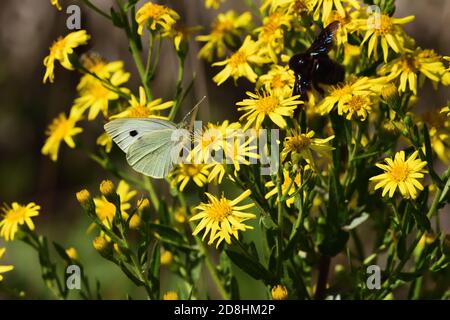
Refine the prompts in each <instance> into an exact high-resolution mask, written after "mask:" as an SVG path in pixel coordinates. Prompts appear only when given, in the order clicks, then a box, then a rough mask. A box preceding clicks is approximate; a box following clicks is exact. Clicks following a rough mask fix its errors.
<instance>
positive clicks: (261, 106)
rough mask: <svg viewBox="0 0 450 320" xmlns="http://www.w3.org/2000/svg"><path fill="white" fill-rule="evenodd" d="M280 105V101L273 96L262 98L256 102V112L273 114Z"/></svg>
mask: <svg viewBox="0 0 450 320" xmlns="http://www.w3.org/2000/svg"><path fill="white" fill-rule="evenodd" d="M278 105H279V101H278V99H277V98H275V97H272V96H267V97H261V98H260V99H259V100H258V101H257V102H256V110H258V111H259V112H263V113H266V114H268V113H271V112H272V111H274V110H275V109H276V108H277V107H278Z"/></svg>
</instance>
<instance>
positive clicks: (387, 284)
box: [378, 169, 450, 299]
mask: <svg viewBox="0 0 450 320" xmlns="http://www.w3.org/2000/svg"><path fill="white" fill-rule="evenodd" d="M449 170H450V169H449ZM446 174H447V173H446ZM441 194H442V189H437V191H436V194H435V196H434V199H433V202H432V204H431V207H430V209H429V210H428V213H427V217H428V219H430V218H431V217H432V216H433V215H434V214H435V213H436V211H437V208H438V206H439V199H440V197H441ZM424 234H425V231H420V232H419V233H418V235H417V237H416V238H415V239H414V241H413V243H412V244H411V246H410V247H409V249H408V251H407V252H406V254H405V257H404V258H403V259H402V260H401V261H400V262H399V264H398V265H397V267H396V268H395V270H394V272H393V273H392V275H391V276H390V277H389V278H388V279H386V281H385V282H384V283H383V286H382V290H381V293H380V294H379V295H378V298H380V299H382V298H384V297H385V296H386V295H387V294H388V293H389V288H390V285H391V282H392V279H393V278H395V277H396V276H397V275H398V274H399V273H400V272H401V271H402V270H403V267H404V266H405V264H406V263H407V262H408V260H409V258H410V257H411V255H412V254H413V252H414V250H415V248H416V247H417V245H418V243H419V241H420V239H421V238H422V236H423V235H424Z"/></svg>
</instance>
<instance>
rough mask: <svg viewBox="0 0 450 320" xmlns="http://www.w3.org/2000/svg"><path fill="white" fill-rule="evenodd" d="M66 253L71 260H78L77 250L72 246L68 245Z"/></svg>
mask: <svg viewBox="0 0 450 320" xmlns="http://www.w3.org/2000/svg"><path fill="white" fill-rule="evenodd" d="M66 254H67V256H68V257H69V258H70V259H71V260H74V261H76V260H78V252H77V249H75V248H74V247H70V248H67V249H66Z"/></svg>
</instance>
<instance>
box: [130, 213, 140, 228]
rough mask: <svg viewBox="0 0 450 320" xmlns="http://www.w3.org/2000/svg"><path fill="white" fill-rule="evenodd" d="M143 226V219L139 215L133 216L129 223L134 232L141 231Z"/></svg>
mask: <svg viewBox="0 0 450 320" xmlns="http://www.w3.org/2000/svg"><path fill="white" fill-rule="evenodd" d="M141 224H142V220H141V217H140V216H139V215H138V214H133V216H132V217H131V219H130V222H129V227H130V229H133V230H136V229H139V227H140V226H141Z"/></svg>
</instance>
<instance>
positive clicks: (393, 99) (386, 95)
mask: <svg viewBox="0 0 450 320" xmlns="http://www.w3.org/2000/svg"><path fill="white" fill-rule="evenodd" d="M381 96H382V97H383V99H384V100H385V101H386V103H387V104H388V105H389V107H391V108H392V109H393V110H398V109H400V95H399V94H398V90H397V87H396V86H395V85H394V84H393V83H390V84H388V85H386V86H384V87H383V90H382V91H381Z"/></svg>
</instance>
